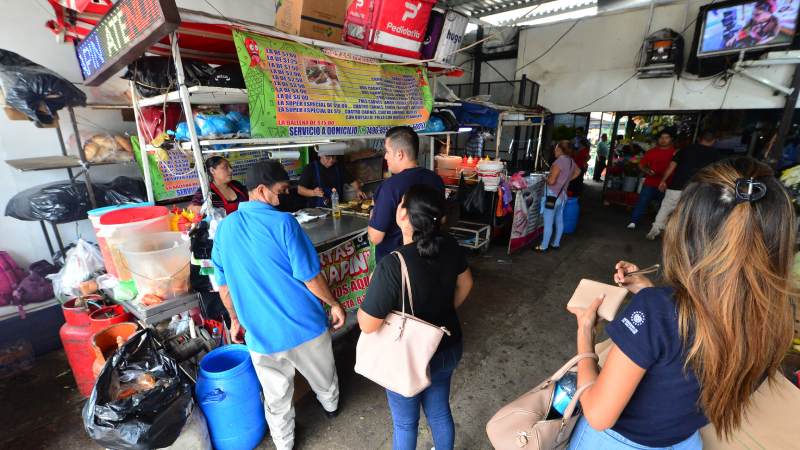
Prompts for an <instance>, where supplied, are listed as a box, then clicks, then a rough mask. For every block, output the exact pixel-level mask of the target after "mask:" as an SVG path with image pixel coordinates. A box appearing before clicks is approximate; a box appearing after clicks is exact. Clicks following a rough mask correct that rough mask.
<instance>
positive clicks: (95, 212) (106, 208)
mask: <svg viewBox="0 0 800 450" xmlns="http://www.w3.org/2000/svg"><path fill="white" fill-rule="evenodd" d="M139 206H153V202H141V203H123V204H121V205H111V206H104V207H102V208H96V209H90V210H89V211H88V212H87V214H88V215H90V216H102V215H103V214H105V213H107V212H111V211H116V210H118V209H126V208H137V207H139Z"/></svg>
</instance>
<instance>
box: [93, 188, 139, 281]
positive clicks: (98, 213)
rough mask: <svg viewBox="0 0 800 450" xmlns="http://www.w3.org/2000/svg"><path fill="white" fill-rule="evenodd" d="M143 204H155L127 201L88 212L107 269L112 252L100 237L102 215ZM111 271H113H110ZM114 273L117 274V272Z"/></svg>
mask: <svg viewBox="0 0 800 450" xmlns="http://www.w3.org/2000/svg"><path fill="white" fill-rule="evenodd" d="M142 206H153V203H152V202H144V203H126V204H124V205H114V206H104V207H102V208H97V209H92V210H89V212H88V213H87V214H88V216H89V221H90V222H92V228H94V234H95V236H96V237H97V245H98V246H100V253H102V255H103V261H104V262H106V271H107V272H109V271H108V268H109V267H108V266H109V264H108V262H107V261H111V253H110V252H109V251H108V244H106V239H105V238H104V237H100V233H99V231H100V217H102V216H103V214H105V213H109V212H111V211H116V210H119V209H128V208H138V207H142ZM109 273H111V272H109ZM112 275H114V276H116V272H115V273H113V274H112Z"/></svg>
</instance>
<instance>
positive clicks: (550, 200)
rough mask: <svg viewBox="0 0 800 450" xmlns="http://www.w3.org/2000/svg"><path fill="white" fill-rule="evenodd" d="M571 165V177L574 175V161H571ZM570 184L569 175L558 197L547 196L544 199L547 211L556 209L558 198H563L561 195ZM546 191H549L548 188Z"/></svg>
mask: <svg viewBox="0 0 800 450" xmlns="http://www.w3.org/2000/svg"><path fill="white" fill-rule="evenodd" d="M570 163H571V164H570V165H569V173H570V175H572V160H570ZM569 182H570V180H569V175H568V176H567V181H565V182H564V184H563V185H562V186H561V190H560V191H558V195H547V196H545V198H544V207H545V209H556V202H557V201H558V198H559V197H561V194H562V193H563V192H564V189H565V188H566V187H567V185H568V184H569ZM545 189H547V188H545Z"/></svg>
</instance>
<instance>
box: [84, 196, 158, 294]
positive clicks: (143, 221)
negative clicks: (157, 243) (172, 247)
mask: <svg viewBox="0 0 800 450" xmlns="http://www.w3.org/2000/svg"><path fill="white" fill-rule="evenodd" d="M169 219H170V215H169V209H167V208H166V207H164V206H142V207H134V208H124V209H118V210H115V211H111V212H108V213H105V214H103V215H102V216H100V229H99V231H98V232H97V236H98V238H103V239H105V240H106V246H107V250H108V251H107V253H103V262H105V264H106V272H108V273H110V274H111V275H114V276H115V277H117V278H118V279H119V280H121V281H125V280H130V279H131V274H130V272H128V271H127V270H126V269H125V267H124V262H123V259H122V254H121V253H120V251H119V246H120V245H121V244H122V243H123V242H124V241H125V240H127V239H129V238H131V237H133V236H135V235H138V234H143V233H157V232H160V231H169ZM101 250H102V249H101ZM106 255H108V257H109V258H110V259H106ZM120 266H123V267H120Z"/></svg>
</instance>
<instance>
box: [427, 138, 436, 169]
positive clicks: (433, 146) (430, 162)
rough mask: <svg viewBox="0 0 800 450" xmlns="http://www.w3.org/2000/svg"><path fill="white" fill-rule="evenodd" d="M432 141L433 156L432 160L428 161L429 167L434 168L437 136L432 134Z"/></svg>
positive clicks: (431, 151)
mask: <svg viewBox="0 0 800 450" xmlns="http://www.w3.org/2000/svg"><path fill="white" fill-rule="evenodd" d="M430 142H431V150H430V155H431V157H430V160H429V161H428V168H429V169H431V170H433V159H434V153H435V152H436V149H435V147H436V138H435V137H433V136H431V141H430Z"/></svg>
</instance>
